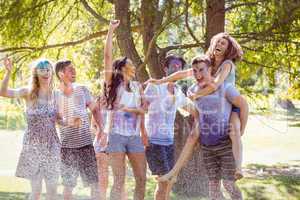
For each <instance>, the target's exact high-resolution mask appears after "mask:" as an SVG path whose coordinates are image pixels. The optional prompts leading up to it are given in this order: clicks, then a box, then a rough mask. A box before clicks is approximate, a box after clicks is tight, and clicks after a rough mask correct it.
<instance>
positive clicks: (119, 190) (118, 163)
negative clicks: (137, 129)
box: [109, 153, 126, 200]
mask: <svg viewBox="0 0 300 200" xmlns="http://www.w3.org/2000/svg"><path fill="white" fill-rule="evenodd" d="M109 162H110V164H111V168H112V172H113V177H114V178H113V180H114V182H113V186H112V189H111V192H110V199H111V200H120V199H122V194H124V184H125V175H126V171H125V169H126V167H125V153H110V154H109Z"/></svg>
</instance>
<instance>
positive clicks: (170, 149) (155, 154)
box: [146, 143, 175, 176]
mask: <svg viewBox="0 0 300 200" xmlns="http://www.w3.org/2000/svg"><path fill="white" fill-rule="evenodd" d="M146 158H147V162H148V166H149V168H150V170H151V172H152V175H159V176H161V175H164V174H166V173H168V172H169V171H171V169H172V168H173V167H174V164H175V160H174V145H173V144H172V145H166V146H165V145H158V144H152V143H150V144H149V146H148V147H147V148H146Z"/></svg>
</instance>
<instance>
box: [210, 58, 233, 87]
mask: <svg viewBox="0 0 300 200" xmlns="http://www.w3.org/2000/svg"><path fill="white" fill-rule="evenodd" d="M226 63H227V64H230V65H231V69H230V72H229V74H228V76H227V77H226V79H225V81H224V83H225V84H228V83H230V84H232V85H233V86H234V85H235V65H234V63H233V62H232V61H231V60H225V61H223V63H222V64H221V65H220V67H219V69H218V70H217V72H216V73H215V75H214V76H217V75H218V74H219V73H220V72H221V70H223V68H224V65H225V64H226Z"/></svg>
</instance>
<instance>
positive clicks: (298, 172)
mask: <svg viewBox="0 0 300 200" xmlns="http://www.w3.org/2000/svg"><path fill="white" fill-rule="evenodd" d="M298 117H299V116H296V117H294V118H293V119H289V116H287V115H286V116H285V115H281V116H280V117H274V116H262V115H251V116H250V119H249V125H248V128H247V132H246V134H245V135H244V136H243V144H244V168H245V175H246V177H245V178H244V179H242V180H241V181H239V182H238V185H239V186H240V188H241V189H242V192H243V195H244V199H253V200H300V154H299V152H300V145H299V143H300V142H299V141H300V127H299V126H298V125H297V124H299V122H300V120H299V118H298ZM21 135H22V132H21V131H4V130H2V131H0V146H1V151H0V200H2V199H3V200H4V199H5V200H19V199H20V200H21V199H26V197H27V196H28V193H29V192H30V186H29V183H28V182H27V181H26V180H23V179H19V178H15V177H14V171H15V167H16V164H17V160H18V155H19V153H20V150H21V143H22V137H21ZM128 175H129V177H128V179H127V182H126V183H127V191H128V197H129V199H132V194H133V189H134V180H133V178H132V176H131V172H130V171H129V173H128ZM110 183H111V181H110ZM154 190H155V181H154V179H153V177H151V176H149V177H148V181H147V191H146V199H147V200H150V199H153V192H154ZM44 191H45V189H44ZM58 192H59V194H60V197H59V199H61V193H62V186H61V185H60V186H59V188H58ZM74 194H75V195H76V199H81V200H83V199H88V194H89V191H88V189H87V188H84V187H83V186H82V184H81V182H80V183H79V185H78V187H76V189H75V191H74ZM172 199H173V200H184V199H187V198H184V197H178V196H176V195H175V194H172ZM194 199H195V198H194ZM194 199H191V198H190V199H189V200H194ZM197 199H199V198H197Z"/></svg>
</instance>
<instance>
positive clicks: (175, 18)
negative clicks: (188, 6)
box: [137, 11, 184, 70]
mask: <svg viewBox="0 0 300 200" xmlns="http://www.w3.org/2000/svg"><path fill="white" fill-rule="evenodd" d="M183 14H184V11H183V12H181V13H180V14H178V15H177V16H175V17H174V18H173V19H170V20H167V21H166V22H165V23H164V24H163V25H162V26H161V27H160V29H159V30H158V31H157V32H156V33H155V35H154V36H153V37H152V39H151V41H150V43H149V46H148V49H147V53H146V56H145V59H144V62H143V63H142V64H140V65H139V66H138V68H137V69H138V70H139V69H141V68H143V67H145V66H146V65H147V63H148V60H149V58H150V53H151V49H152V48H153V47H154V45H156V44H155V41H156V39H157V38H158V36H159V35H160V34H161V33H162V32H163V31H164V30H165V29H166V27H167V26H168V25H170V24H171V23H172V22H174V21H176V20H177V19H178V18H179V17H181V16H182V15H183Z"/></svg>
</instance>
